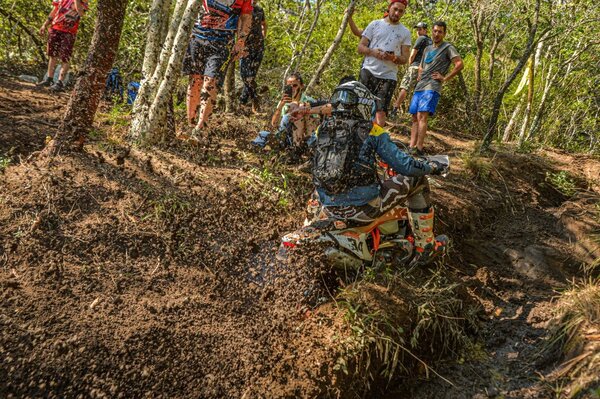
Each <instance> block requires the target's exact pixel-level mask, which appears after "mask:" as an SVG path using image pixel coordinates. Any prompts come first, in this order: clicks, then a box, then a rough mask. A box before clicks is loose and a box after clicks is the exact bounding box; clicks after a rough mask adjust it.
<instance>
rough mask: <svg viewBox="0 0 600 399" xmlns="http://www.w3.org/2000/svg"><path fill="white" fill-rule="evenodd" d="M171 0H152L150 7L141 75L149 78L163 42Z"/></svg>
mask: <svg viewBox="0 0 600 399" xmlns="http://www.w3.org/2000/svg"><path fill="white" fill-rule="evenodd" d="M170 8H171V0H154V1H153V2H152V7H151V8H150V15H149V17H148V18H149V21H148V34H147V35H146V49H145V51H144V64H143V66H142V75H143V77H144V79H149V78H150V77H152V75H153V74H154V70H155V69H156V64H158V57H159V56H160V53H161V51H160V50H161V46H162V44H163V43H164V42H165V37H166V34H167V29H166V28H167V27H168V22H169V18H168V16H169V11H170Z"/></svg>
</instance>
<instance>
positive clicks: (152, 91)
mask: <svg viewBox="0 0 600 399" xmlns="http://www.w3.org/2000/svg"><path fill="white" fill-rule="evenodd" d="M162 1H167V0H162ZM186 3H187V0H177V3H176V4H175V10H174V11H173V15H172V18H171V24H170V28H169V31H168V34H167V36H166V38H165V39H164V41H160V38H159V37H156V36H152V37H148V43H147V44H146V46H151V47H152V48H156V49H159V48H162V50H161V52H160V56H159V57H158V60H156V62H154V61H153V56H154V54H153V52H152V51H146V52H145V54H144V55H145V56H148V57H149V58H150V59H148V60H146V59H144V65H146V67H147V68H148V71H147V73H148V75H144V79H143V80H142V82H141V85H140V89H139V92H138V94H137V97H136V99H135V102H134V104H133V112H132V113H133V115H134V119H133V124H132V127H131V129H130V134H131V135H133V137H135V138H137V137H139V132H136V131H135V129H136V126H135V123H136V122H137V118H135V116H136V115H138V114H147V112H148V109H149V108H150V105H151V104H152V99H153V97H154V96H155V95H156V90H157V88H158V85H159V84H160V79H161V78H162V75H163V74H164V70H165V69H166V65H164V64H165V63H166V61H167V60H168V59H169V57H170V56H171V51H172V47H173V40H174V38H175V35H176V34H177V31H178V29H179V25H180V24H181V19H182V17H183V11H184V9H185V5H186ZM163 18H165V20H167V21H168V19H169V15H168V14H167V15H163ZM167 21H164V23H168V22H167ZM158 23H159V24H160V23H163V21H158ZM151 65H154V68H152V69H150V66H151ZM134 132H135V134H134Z"/></svg>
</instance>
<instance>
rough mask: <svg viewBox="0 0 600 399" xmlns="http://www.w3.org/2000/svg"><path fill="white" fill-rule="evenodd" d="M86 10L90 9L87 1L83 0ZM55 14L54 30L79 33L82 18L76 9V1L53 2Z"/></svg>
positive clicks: (58, 0)
mask: <svg viewBox="0 0 600 399" xmlns="http://www.w3.org/2000/svg"><path fill="white" fill-rule="evenodd" d="M81 5H82V6H83V9H84V10H87V9H88V2H87V0H81ZM52 6H53V7H54V9H55V10H56V11H55V14H54V19H53V20H52V29H54V30H59V31H62V32H68V33H72V34H76V33H77V29H78V28H79V20H80V19H81V17H80V16H79V13H78V12H77V9H76V8H75V0H52Z"/></svg>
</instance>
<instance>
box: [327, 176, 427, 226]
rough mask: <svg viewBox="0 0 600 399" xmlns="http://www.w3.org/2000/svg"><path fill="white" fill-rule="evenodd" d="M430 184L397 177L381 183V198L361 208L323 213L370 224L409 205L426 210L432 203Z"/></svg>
mask: <svg viewBox="0 0 600 399" xmlns="http://www.w3.org/2000/svg"><path fill="white" fill-rule="evenodd" d="M430 191H431V190H430V188H429V182H428V181H427V178H426V177H425V176H423V177H406V176H402V175H396V176H394V177H392V178H389V179H387V180H385V181H383V182H382V183H381V187H380V189H379V196H377V197H375V198H373V199H372V200H371V201H369V203H367V204H365V205H361V206H325V207H323V212H324V213H325V214H326V215H327V216H328V217H332V218H335V219H341V220H346V221H354V222H358V223H361V224H366V223H370V222H372V221H373V220H375V219H377V218H378V217H379V216H381V215H383V214H384V213H386V212H387V211H389V210H390V209H392V208H394V207H396V206H398V205H400V204H402V203H404V202H405V201H406V202H407V203H408V208H409V210H426V209H428V208H429V206H430V204H431V202H430V198H429V197H430Z"/></svg>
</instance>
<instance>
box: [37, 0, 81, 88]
mask: <svg viewBox="0 0 600 399" xmlns="http://www.w3.org/2000/svg"><path fill="white" fill-rule="evenodd" d="M87 9H88V2H87V0H52V11H51V12H50V14H49V15H48V18H47V19H46V21H45V22H44V24H43V25H42V27H41V28H40V35H42V36H44V35H45V34H46V33H48V58H49V60H48V70H47V73H48V76H46V78H45V79H44V80H42V82H40V83H39V84H38V86H40V87H50V90H52V91H54V92H60V91H62V90H63V89H64V83H63V82H64V80H65V78H66V77H67V73H68V72H69V67H70V64H69V62H70V61H71V55H72V54H73V46H74V44H75V37H76V35H77V29H79V20H80V19H81V17H83V14H84V13H85V11H86V10H87ZM59 60H60V61H61V68H60V74H59V76H58V80H57V81H56V82H54V72H55V70H56V66H57V65H58V61H59Z"/></svg>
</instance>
